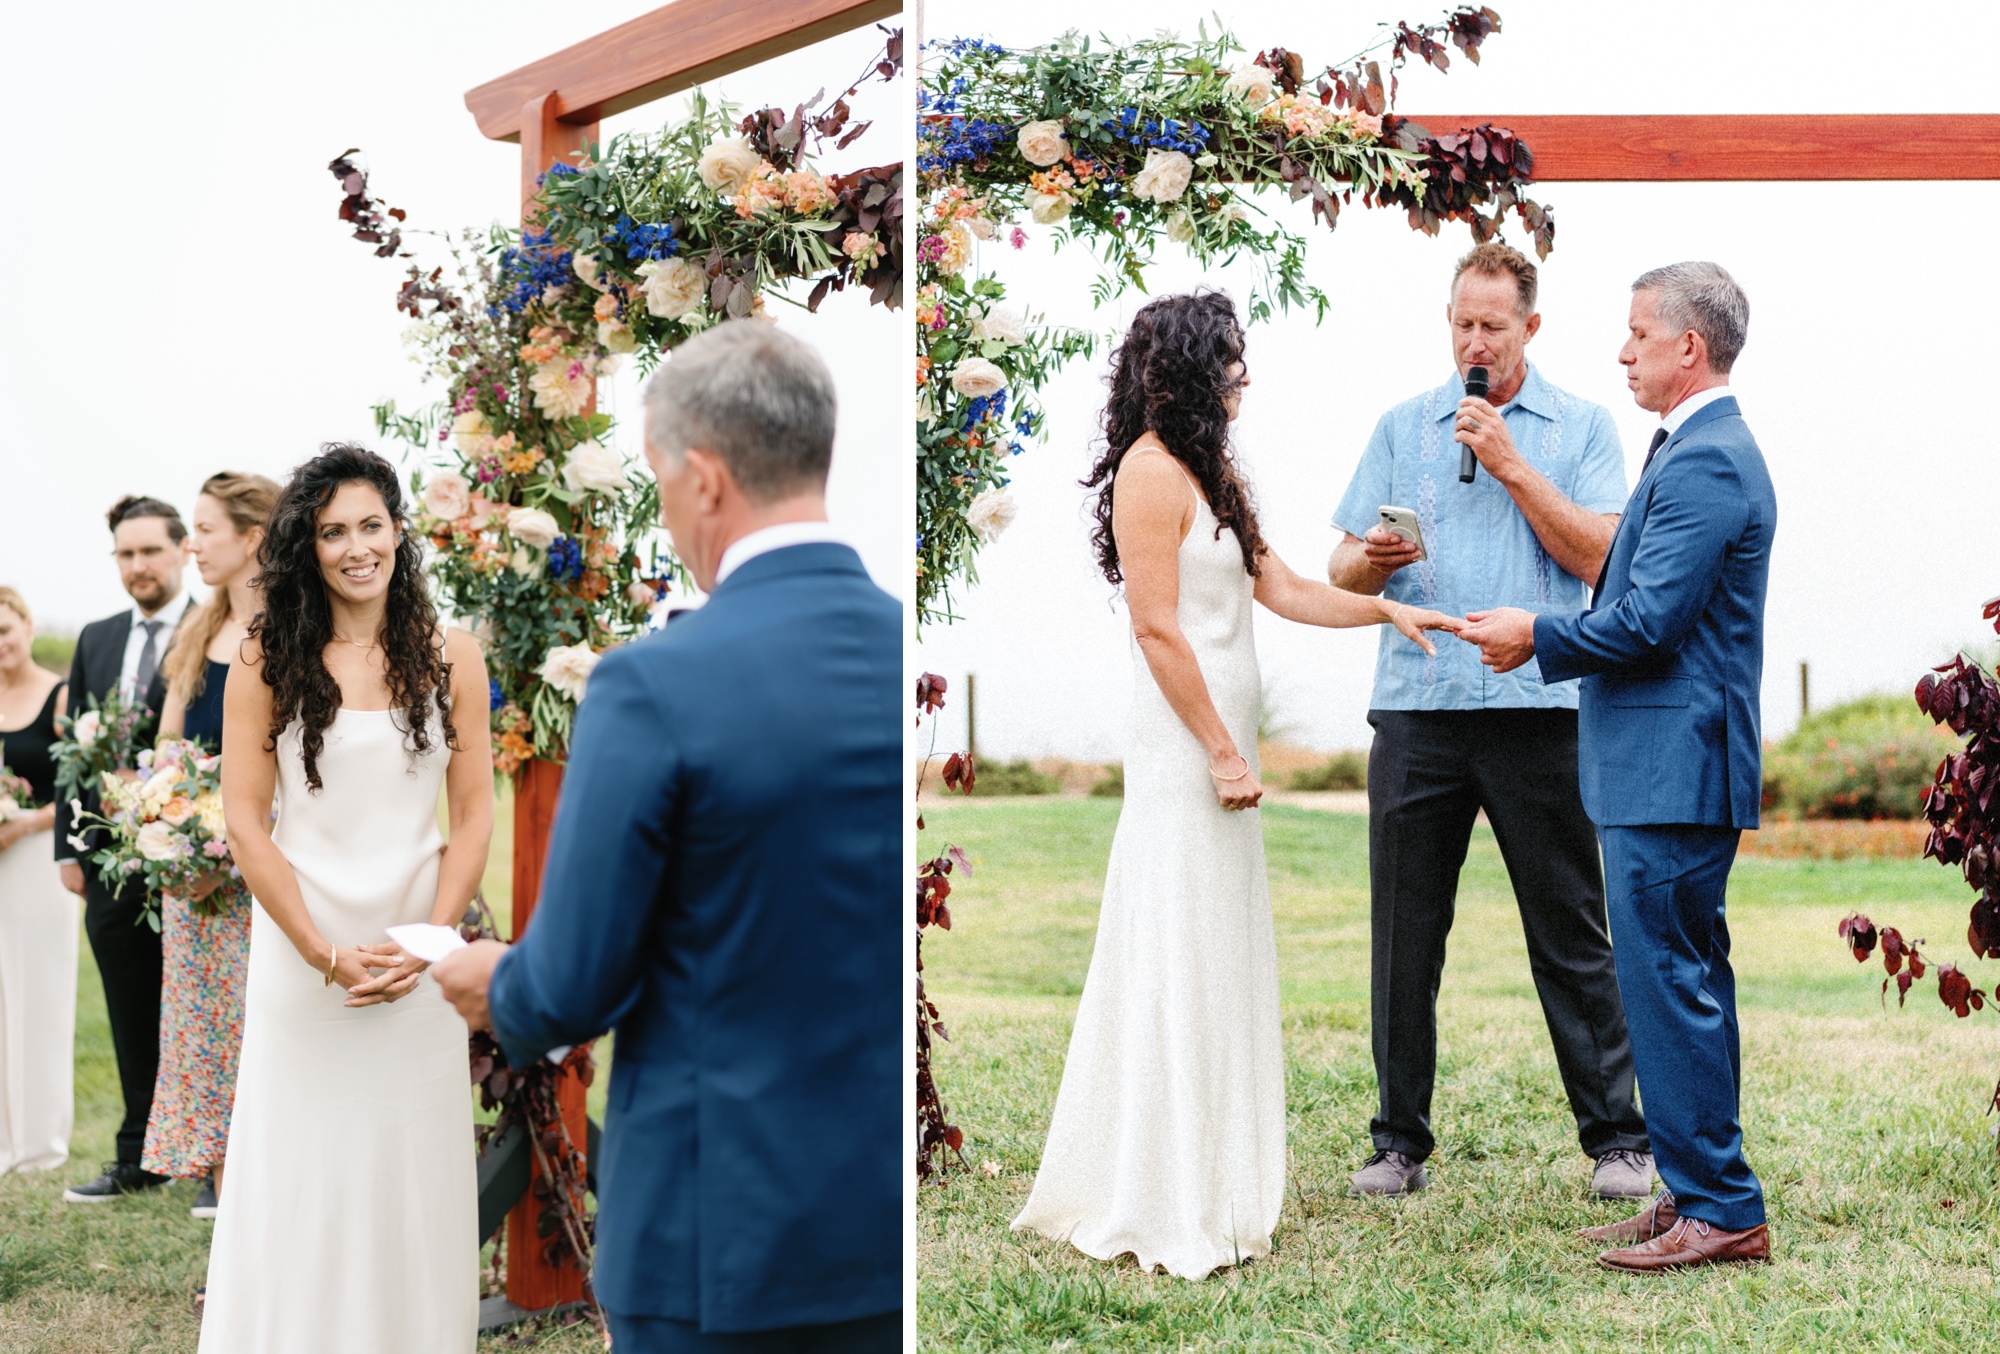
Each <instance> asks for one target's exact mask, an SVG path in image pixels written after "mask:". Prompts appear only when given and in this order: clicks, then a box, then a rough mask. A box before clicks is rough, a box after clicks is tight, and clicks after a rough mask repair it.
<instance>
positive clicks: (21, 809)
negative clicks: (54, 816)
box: [0, 762, 42, 823]
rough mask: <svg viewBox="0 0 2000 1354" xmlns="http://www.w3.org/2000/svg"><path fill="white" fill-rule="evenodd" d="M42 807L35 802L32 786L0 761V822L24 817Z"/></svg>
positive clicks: (8, 821)
mask: <svg viewBox="0 0 2000 1354" xmlns="http://www.w3.org/2000/svg"><path fill="white" fill-rule="evenodd" d="M40 807H42V806H41V805H40V804H37V803H36V802H35V790H34V787H33V786H31V785H29V784H28V782H27V781H25V780H23V779H22V778H21V777H19V776H17V775H15V774H14V773H13V772H12V771H9V770H8V769H7V764H6V763H5V762H0V823H10V822H12V821H13V820H14V819H16V818H24V817H26V816H27V815H28V814H31V813H33V812H34V811H35V810H36V809H39V808H40Z"/></svg>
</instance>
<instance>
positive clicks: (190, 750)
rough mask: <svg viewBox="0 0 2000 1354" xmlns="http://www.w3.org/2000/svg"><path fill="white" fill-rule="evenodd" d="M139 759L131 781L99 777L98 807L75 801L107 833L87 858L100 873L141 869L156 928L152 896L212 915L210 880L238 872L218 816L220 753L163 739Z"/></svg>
mask: <svg viewBox="0 0 2000 1354" xmlns="http://www.w3.org/2000/svg"><path fill="white" fill-rule="evenodd" d="M80 722H81V721H79V723H80ZM138 763H139V777H138V779H137V780H129V781H128V780H126V779H124V778H123V777H120V776H118V775H116V774H113V773H104V774H103V775H102V776H101V779H100V784H101V786H102V789H103V796H104V812H103V813H102V814H96V813H89V812H87V811H85V810H84V809H83V808H82V806H81V805H80V804H74V803H73V807H74V808H75V809H76V811H77V817H78V821H79V822H88V823H90V824H92V825H94V826H98V827H102V828H104V829H106V831H107V832H108V833H109V834H110V837H111V840H110V844H109V845H107V846H105V847H104V848H103V849H102V850H100V851H98V852H97V854H96V855H94V856H93V857H91V862H92V863H93V864H94V865H96V866H97V868H98V870H99V872H100V873H101V874H102V875H103V876H104V877H105V878H106V879H111V878H115V877H116V876H119V875H133V874H143V875H144V876H145V880H146V894H147V902H146V909H145V912H144V916H145V919H146V924H147V925H148V926H150V927H152V928H153V929H154V930H155V931H157V930H159V929H160V909H159V907H158V906H157V905H156V903H155V901H154V900H156V899H159V900H164V899H167V898H183V899H186V900H187V903H188V905H189V906H190V907H191V908H193V909H194V911H195V912H197V913H200V914H202V915H205V916H212V915H214V914H215V913H216V912H218V911H219V910H220V909H219V907H217V906H216V905H215V904H214V903H213V902H211V901H210V900H212V899H215V898H216V897H217V896H218V894H219V893H220V890H219V889H218V888H217V887H215V886H216V885H217V884H219V883H220V882H224V881H225V880H226V879H240V878H242V877H243V876H242V874H241V872H239V871H238V870H237V868H236V864H235V862H234V861H233V860H232V859H231V857H230V854H229V836H228V829H227V827H226V826H225V824H224V822H223V817H222V758H221V757H219V756H210V755H208V753H207V752H205V751H204V750H203V748H202V746H201V744H199V743H195V742H190V741H188V740H186V739H180V738H162V739H161V740H160V744H159V746H158V747H156V748H153V749H151V750H149V751H146V752H141V753H140V754H139V757H138ZM70 844H71V845H72V846H75V847H76V848H77V849H78V850H82V849H83V845H84V844H83V841H82V839H81V837H72V838H70Z"/></svg>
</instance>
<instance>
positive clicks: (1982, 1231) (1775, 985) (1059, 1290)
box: [917, 798, 2000, 1354]
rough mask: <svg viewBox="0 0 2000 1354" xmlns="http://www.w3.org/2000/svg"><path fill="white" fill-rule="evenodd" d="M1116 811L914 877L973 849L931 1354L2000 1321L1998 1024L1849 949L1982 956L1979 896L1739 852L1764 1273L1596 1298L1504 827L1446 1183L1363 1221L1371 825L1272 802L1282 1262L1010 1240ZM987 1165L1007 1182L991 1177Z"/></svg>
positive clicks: (1933, 1341) (1471, 905)
mask: <svg viewBox="0 0 2000 1354" xmlns="http://www.w3.org/2000/svg"><path fill="white" fill-rule="evenodd" d="M1118 809H1119V803H1118V801H1115V800H1092V799H1081V798H1061V799H1057V798H1050V799H1039V800H1027V799H1021V800H990V801H983V802H981V801H973V802H962V801H961V802H960V803H957V804H954V805H950V806H945V805H939V806H937V807H934V808H927V809H926V818H927V820H928V830H927V831H926V832H925V833H924V840H923V845H922V849H923V852H924V854H925V855H926V856H928V855H931V854H934V853H935V852H936V851H938V850H940V849H942V847H943V845H944V844H946V843H947V842H955V843H957V844H959V845H960V846H962V847H964V848H965V849H966V851H967V852H968V854H969V855H970V857H971V859H972V862H973V866H974V874H973V876H972V877H971V878H970V879H963V878H958V877H955V879H956V889H955V891H954V893H953V895H952V916H953V920H954V924H955V926H956V929H955V930H954V931H952V932H949V933H937V932H931V933H928V934H927V936H926V942H925V947H924V948H925V953H924V959H925V978H926V982H927V985H928V988H929V991H930V994H931V996H932V998H933V999H934V1000H936V1001H937V1002H938V1003H939V1005H940V1006H941V1007H942V1009H943V1011H944V1015H945V1019H946V1021H947V1022H948V1027H949V1029H950V1030H951V1034H952V1040H953V1042H952V1043H950V1044H949V1045H946V1046H944V1048H943V1051H942V1053H941V1054H940V1056H939V1058H938V1064H937V1075H938V1080H939V1084H940V1087H941V1089H942V1092H943V1095H944V1098H945V1101H946V1104H947V1106H948V1107H949V1109H950V1111H951V1115H952V1118H953V1120H954V1121H955V1122H956V1123H958V1124H959V1125H960V1126H962V1127H963V1128H964V1129H965V1130H966V1132H967V1135H968V1142H967V1145H966V1149H965V1155H966V1157H967V1158H968V1160H969V1161H970V1162H971V1163H972V1165H973V1167H974V1169H973V1171H972V1172H970V1173H969V1174H961V1175H958V1176H956V1177H954V1178H952V1179H951V1180H950V1181H949V1182H948V1183H946V1184H944V1185H942V1186H939V1187H936V1188H927V1189H926V1190H924V1191H923V1193H922V1194H921V1196H920V1201H919V1205H918V1219H917V1237H918V1290H919V1298H918V1333H919V1342H920V1346H921V1348H923V1349H924V1350H925V1351H936V1352H938V1354H942V1352H943V1351H980V1352H981V1354H984V1352H985V1351H1029V1350H1035V1351H1044V1350H1078V1351H1081V1350H1131V1351H1141V1350H1145V1351H1151V1350H1218V1351H1220V1350H1229V1351H1277V1350H1370V1351H1377V1350H1382V1351H1432V1350H1449V1349H1476V1350H1517V1349H1518V1350H1528V1349H1533V1350H1574V1351H1599V1350H1633V1349H1639V1350H1656V1349H1657V1350H1702V1351H1716V1352H1717V1354H1720V1352H1721V1351H1736V1350H1748V1349H1771V1350H1792V1349H1810V1350H1820V1351H1847V1350H1959V1349H1971V1348H1984V1347H1986V1346H1987V1345H1989V1344H1990V1343H1991V1342H1992V1339H1993V1336H1994V1330H1995V1322H1996V1318H2000V1288H1997V1287H1996V1277H2000V1243H1996V1234H1995V1223H1996V1221H2000V1189H1996V1183H1995V1182H1996V1175H2000V1160H1996V1157H1995V1153H1994V1140H1993V1138H1992V1137H1991V1136H1989V1133H1988V1128H1989V1126H1990V1125H1991V1124H1992V1123H1993V1122H1994V1119H1992V1118H1990V1117H1986V1116H1984V1115H1983V1114H1982V1110H1983V1109H1984V1106H1985V1102H1986V1099H1987V1097H1988V1095H1989V1094H1990V1093H1991V1091H1992V1089H1993V1084H1994V1078H1995V1076H1996V1075H2000V1026H1996V1024H1995V1015H1994V1013H1993V1012H1991V1011H1988V1012H1986V1013H1983V1014H1981V1015H1976V1016H1974V1017H1973V1018H1972V1019H1969V1020H1964V1021H1960V1020H1957V1019H1955V1018H1954V1017H1952V1015H1951V1014H1950V1013H1949V1012H1948V1011H1946V1010H1945V1009H1944V1008H1943V1007H1942V1006H1941V1005H1940V1004H1939V1003H1938V1001H1937V999H1936V996H1935V991H1934V988H1933V987H1932V986H1931V985H1930V984H1929V983H1928V982H1926V983H1925V984H1924V985H1922V986H1921V987H1919V988H1918V989H1916V990H1915V991H1913V993H1912V995H1911V1006H1910V1009H1908V1010H1905V1011H1898V1010H1896V1008H1895V1006H1894V1004H1893V1003H1891V1004H1890V1006H1889V1009H1888V1010H1887V1012H1884V1011H1883V1009H1882V1008H1881V1007H1880V1006H1879V1005H1878V1004H1877V998H1876V988H1877V985H1878V983H1879V981H1880V977H1881V972H1880V969H1879V968H1876V967H1875V966H1873V965H1872V964H1871V965H1870V966H1869V967H1867V968H1863V967H1860V966H1858V965H1857V964H1856V963H1855V962H1854V960H1853V958H1852V957H1851V956H1850V955H1849V954H1848V953H1847V952H1846V951H1845V949H1844V948H1843V947H1842V946H1841V944H1840V942H1839V940H1838V939H1837V937H1836V935H1835V929H1834V928H1835V925H1836V923H1837V922H1838V921H1839V919H1840V918H1841V917H1842V916H1843V915H1845V914H1846V913H1848V912H1850V911H1855V910H1861V911H1865V912H1868V913H1869V914H1870V915H1871V916H1873V917H1874V918H1875V919H1876V920H1877V921H1878V922H1880V923H1884V924H1893V925H1897V926H1899V927H1901V928H1902V929H1903V930H1904V931H1905V933H1906V934H1911V935H1917V936H1929V937H1931V938H1932V940H1933V942H1934V943H1933V946H1932V951H1933V953H1934V954H1935V956H1936V957H1937V958H1940V959H1946V958H1949V959H1954V960H1956V961H1958V962H1960V963H1961V965H1964V966H1967V967H1968V968H1969V970H1970V972H1971V973H1972V975H1973V977H1974V981H1975V982H1977V983H1980V984H1981V985H1982V986H1986V987H1989V988H1990V987H1991V985H1992V984H1993V982H1994V980H1995V978H1996V972H1995V971H1996V969H2000V965H1996V964H1993V963H1984V964H1982V963H1977V962H1970V961H1968V959H1967V954H1966V948H1965V944H1964V941H1963V936H1964V934H1965V918H1966V911H1967V908H1968V907H1969V905H1970V903H1971V897H1970V895H1969V892H1968V891H1967V890H1966V889H1965V887H1964V884H1963V881H1962V880H1960V879H1959V877H1958V875H1957V873H1956V872H1955V871H1952V870H1947V869H1944V868H1941V867H1939V866H1938V865H1936V864H1935V863H1932V862H1920V861H1903V860H1848V861H1842V862H1837V863H1836V862H1813V861H1803V860H1773V859H1768V858H1765V859H1745V860H1741V861H1739V862H1738V864H1737V867H1736V872H1735V875H1734V881H1733V888H1732V894H1731V903H1730V926H1731V930H1732V932H1733V935H1734V953H1735V960H1736V969H1737V974H1738V980H1739V997H1740V1009H1741V1015H1742V1026H1743V1042H1744V1088H1743V1089H1744V1102H1745V1111H1744V1121H1745V1132H1746V1137H1747V1150H1748V1153H1749V1157H1750V1161H1751V1163H1752V1165H1753V1166H1754V1167H1755V1168H1756V1169H1757V1171H1758V1173H1759V1174H1760V1176H1761V1177H1762V1179H1763V1181H1764V1185H1765V1189H1766V1191H1767V1195H1768V1198H1769V1207H1770V1212H1771V1226H1772V1235H1773V1244H1774V1250H1775V1261H1774V1263H1772V1264H1771V1265H1769V1266H1763V1267H1756V1268H1727V1269H1721V1270H1711V1271H1706V1272H1697V1273H1692V1274H1685V1275H1675V1276H1667V1277H1662V1278H1652V1279H1642V1278H1638V1277H1625V1276H1618V1275H1613V1274H1610V1273H1607V1272H1605V1271H1602V1270H1600V1269H1598V1268H1597V1267H1596V1266H1595V1265H1594V1264H1593V1263H1592V1261H1593V1257H1594V1254H1595V1251H1594V1250H1593V1249H1592V1248H1591V1247H1589V1246H1587V1245H1586V1244H1584V1243H1583V1242H1581V1241H1579V1240H1576V1239H1575V1238H1573V1236H1572V1235H1571V1233H1572V1231H1573V1229H1574V1228H1576V1227H1579V1226H1584V1225H1588V1224H1591V1223H1595V1222H1602V1221H1608V1220H1610V1219H1612V1218H1613V1217H1616V1216H1619V1215H1621V1214H1622V1213H1623V1212H1625V1211H1626V1210H1624V1209H1623V1208H1621V1207H1619V1206H1616V1205H1611V1204H1604V1203H1595V1202H1589V1201H1587V1200H1586V1198H1585V1189H1586V1186H1587V1184H1588V1180H1589V1169H1590V1163H1589V1162H1588V1160H1587V1159H1586V1158H1585V1157H1584V1156H1583V1155H1582V1153H1581V1152H1580V1151H1579V1150H1578V1147H1577V1144H1576V1139H1575V1132H1574V1125H1573V1123H1572V1121H1571V1119H1570V1117H1569V1112H1568V1106H1567V1104H1566V1102H1565V1101H1564V1099H1563V1096H1562V1089H1561V1084H1560V1082H1559V1080H1558V1078H1557V1075H1556V1069H1555V1063H1554V1058H1553V1056H1552V1054H1551V1053H1550V1050H1549V1045H1548V1037H1547V1033H1546V1030H1545V1028H1544V1026H1543V1024H1542V1018H1541V1012H1540V1007H1539V1005H1538V1003H1537V1002H1536V1000H1535V995H1534V989H1533V986H1532V982H1531V980H1530V978H1529V974H1528V966H1527V955H1526V949H1525V947H1524V945H1523V942H1522V939H1521V931H1520V924H1519V919H1518V915H1517V913H1516V912H1515V909H1514V902H1513V897H1512V894H1511V892H1510V890H1509V888H1508V885H1507V880H1506V874H1505V871H1504V868H1503V866H1502V864H1501V861H1500V858H1499V853H1498V851H1497V849H1496V848H1495V846H1494V843H1493V839H1492V836H1491V834H1490V833H1489V832H1487V831H1486V830H1485V829H1483V828H1482V829H1480V830H1479V833H1478V835H1477V837H1476V838H1475V840H1474V844H1473V849H1472V854H1471V857H1470V859H1469V860H1468V862H1467V866H1466V871H1465V876H1464V880H1463V884H1462V887H1461V890H1460V894H1459V904H1458V920H1457V925H1456V928H1455V930H1454V932H1453V935H1452V948H1451V958H1450V962H1449V965H1448V968H1447V971H1446V975H1445V980H1444V988H1443V992H1442V995H1441V997H1440V1001H1439V1016H1440V1024H1441V1041H1442V1047H1441V1056H1440V1067H1439V1080H1438V1090H1437V1096H1436V1102H1435V1106H1434V1109H1435V1123H1436V1128H1437V1133H1438V1139H1439V1150H1438V1154H1437V1156H1436V1157H1434V1158H1433V1159H1432V1162H1431V1172H1432V1184H1431V1188H1430V1189H1429V1190H1428V1191H1426V1192H1425V1193H1423V1194H1420V1195H1417V1196H1415V1197H1413V1198H1410V1199H1408V1200H1401V1201H1381V1200H1377V1201H1369V1202H1365V1203H1364V1202H1363V1201H1360V1200H1356V1199H1351V1198H1349V1197H1348V1196H1347V1194H1346V1185H1347V1177H1348V1175H1349V1174H1350V1173H1351V1172H1352V1171H1353V1170H1355V1169H1356V1168H1358V1167H1359V1166H1360V1165H1361V1163H1362V1162H1363V1160H1365V1158H1366V1154H1367V1151H1368V1143H1367V1123H1368V1117H1369V1114H1370V1112H1371V1110H1372V1109H1373V1106H1374V1095H1375V1080H1374V1073H1373V1070H1372V1066H1371V1063H1370V1059H1369V1048H1368V1024H1367V1022H1368V1004H1367V998H1368V988H1367V984H1368V894H1367V868H1366V867H1367V834H1366V820H1365V819H1363V818H1360V817H1352V816H1342V815H1335V814H1328V813H1317V812H1312V811H1308V810H1304V809H1299V808H1290V807H1277V808H1272V809H1267V810H1265V811H1264V831H1265V840H1266V844H1267V848H1268V852H1269V858H1270V868H1271V878H1272V899H1273V907H1274V909H1275V912H1276V918H1277V934H1278V947H1279V964H1280V969H1281V974H1282V978H1283V983H1284V1000H1285V1010H1284V1022H1285V1023H1284V1028H1285V1040H1286V1049H1287V1057H1288V1064H1289V1072H1288V1082H1289V1088H1288V1100H1289V1109H1290V1126H1289V1137H1290V1151H1291V1165H1292V1175H1293V1179H1292V1188H1291V1192H1290V1197H1289V1198H1288V1200H1287V1203H1286V1208H1285V1212H1284V1216H1283V1219H1282V1221H1281V1223H1280V1226H1279V1230H1278V1233H1277V1235H1276V1237H1275V1239H1274V1245H1275V1249H1276V1253H1275V1255H1274V1257H1273V1259H1272V1260H1271V1261H1269V1262H1267V1263H1262V1264H1257V1265H1252V1266H1248V1267H1246V1268H1244V1269H1242V1270H1240V1271H1233V1272H1232V1271H1224V1272H1222V1273H1220V1274H1218V1275H1217V1276H1215V1277H1213V1278H1211V1279H1209V1280H1208V1281H1206V1282H1203V1283H1198V1284H1191V1283H1187V1282H1184V1281H1182V1280H1179V1279H1174V1278H1169V1277H1166V1276H1161V1275H1149V1274H1144V1273H1141V1272H1139V1271H1138V1269H1137V1268H1136V1266H1135V1265H1134V1264H1133V1263H1132V1261H1131V1259H1130V1257H1126V1258H1125V1259H1124V1260H1123V1261H1121V1262H1119V1263H1117V1264H1115V1265H1106V1264H1101V1263H1098V1262H1095V1261H1092V1260H1089V1259H1086V1258H1085V1257H1083V1256H1081V1255H1079V1254H1078V1253H1076V1252H1075V1251H1073V1250H1070V1249H1068V1248H1067V1247H1065V1246H1063V1245H1060V1244H1058V1243H1055V1242H1052V1241H1048V1240H1045V1239H1043V1238H1040V1237H1036V1236H1022V1235H1016V1234H1013V1233H1011V1232H1009V1231H1008V1229H1007V1224H1008V1222H1009V1220H1010V1219H1011V1218H1012V1217H1013V1216H1014V1214H1015V1213H1016V1212H1017V1211H1018V1210H1019V1208H1020V1206H1021V1204H1022V1202H1023V1201H1024V1200H1025V1198H1026V1196H1027V1192H1028V1188H1029V1185H1030V1182H1031V1180H1032V1178H1033V1174H1034V1170H1035V1166H1036V1163H1037V1161H1038V1159H1039V1155H1040V1151H1041V1144H1042V1138H1043V1135H1044V1133H1045V1132H1046V1130H1047V1125H1048V1115H1049V1110H1050V1107H1051V1105H1052V1104H1053V1102H1054V1098H1055V1091H1056V1084H1057V1081H1058V1079H1059V1077H1060V1074H1061V1068H1062V1059H1063V1054H1064V1051H1065V1048H1066V1045H1067V1042H1068V1037H1069V1029H1070V1022H1071V1019H1072V1016H1073V1013H1074V1010H1075V1006H1076V998H1077V994H1078V993H1079V992H1080V990H1081V986H1082V982H1083V977H1084V972H1085V969H1086V967H1087V965H1088V963H1089V958H1090V950H1091V944H1092V940H1093V936H1094V933H1095V927H1096V914H1097V905H1098V898H1099V891H1100V889H1101V887H1102V881H1103V867H1104V860H1105V857H1106V854H1107V852H1108V850H1109V847H1110V840H1111V832H1112V828H1113V826H1114V824H1115V822H1116V819H1117V814H1118ZM989 1162H990V1163H992V1164H993V1166H994V1167H997V1169H998V1172H999V1173H998V1175H997V1176H989V1175H987V1174H985V1173H983V1172H982V1171H981V1170H980V1169H979V1168H980V1167H981V1166H982V1165H984V1164H985V1163H989Z"/></svg>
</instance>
